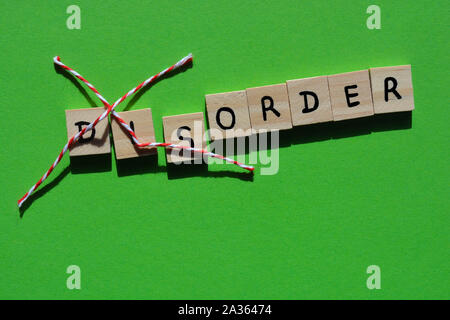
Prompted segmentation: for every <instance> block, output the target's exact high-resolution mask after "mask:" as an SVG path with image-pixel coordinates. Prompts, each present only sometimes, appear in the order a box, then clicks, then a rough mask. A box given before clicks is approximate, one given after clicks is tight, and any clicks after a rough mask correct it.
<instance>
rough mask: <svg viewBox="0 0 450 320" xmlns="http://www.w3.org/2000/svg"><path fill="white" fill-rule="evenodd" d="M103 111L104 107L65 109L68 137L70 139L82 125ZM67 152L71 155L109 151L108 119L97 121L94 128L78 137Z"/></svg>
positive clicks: (86, 124)
mask: <svg viewBox="0 0 450 320" xmlns="http://www.w3.org/2000/svg"><path fill="white" fill-rule="evenodd" d="M104 111H105V109H104V108H87V109H77V110H66V126H67V136H68V138H69V139H70V138H71V137H72V136H73V135H75V134H77V133H78V132H79V131H81V130H83V128H84V127H86V126H88V125H89V124H90V123H91V122H93V121H94V120H95V119H96V118H98V117H99V116H100V115H101V114H102V113H103V112H104ZM69 152H70V156H71V157H73V156H87V155H94V154H108V153H111V144H110V141H109V124H108V119H103V120H102V121H100V122H99V123H97V125H96V126H95V128H94V129H92V130H91V131H88V132H86V133H85V134H84V135H83V136H82V137H80V139H79V140H78V141H77V142H76V143H75V144H74V146H73V147H72V148H71V149H70V151H69Z"/></svg>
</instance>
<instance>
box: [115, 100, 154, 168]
mask: <svg viewBox="0 0 450 320" xmlns="http://www.w3.org/2000/svg"><path fill="white" fill-rule="evenodd" d="M118 114H119V116H120V117H121V118H122V119H123V120H124V121H125V122H126V123H127V124H128V125H130V126H131V125H132V126H133V127H132V129H133V130H134V133H135V134H136V136H137V137H138V139H139V142H141V143H144V142H155V141H156V139H155V129H154V127H153V118H152V110H151V109H150V108H147V109H141V110H133V111H124V112H118ZM111 130H112V134H113V141H114V151H115V154H116V159H117V160H121V159H128V158H136V157H142V156H149V155H154V154H156V153H157V150H156V149H157V148H156V147H153V148H137V147H135V146H134V145H133V140H131V138H130V135H129V134H128V132H127V131H126V130H125V129H123V128H122V126H121V125H120V124H119V123H118V122H117V121H115V120H114V118H111Z"/></svg>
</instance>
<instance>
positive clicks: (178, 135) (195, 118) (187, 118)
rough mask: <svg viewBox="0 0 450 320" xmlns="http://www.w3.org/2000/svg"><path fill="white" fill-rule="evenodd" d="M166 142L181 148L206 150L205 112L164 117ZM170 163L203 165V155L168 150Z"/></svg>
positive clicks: (167, 154)
mask: <svg viewBox="0 0 450 320" xmlns="http://www.w3.org/2000/svg"><path fill="white" fill-rule="evenodd" d="M163 126H164V141H165V142H168V143H173V144H178V145H181V146H186V147H192V148H199V149H205V148H206V140H205V124H204V120H203V112H197V113H189V114H180V115H176V116H169V117H163ZM166 156H167V162H168V163H179V162H183V163H192V161H191V160H192V159H194V163H201V162H202V158H203V155H202V154H201V153H193V154H191V153H189V152H187V151H186V150H180V149H172V150H171V149H166Z"/></svg>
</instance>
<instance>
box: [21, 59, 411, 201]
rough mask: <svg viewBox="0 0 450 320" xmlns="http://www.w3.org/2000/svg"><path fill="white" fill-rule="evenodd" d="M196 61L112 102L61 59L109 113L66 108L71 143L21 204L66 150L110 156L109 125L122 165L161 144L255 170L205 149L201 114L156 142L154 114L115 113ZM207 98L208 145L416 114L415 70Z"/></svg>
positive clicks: (174, 119) (170, 158)
mask: <svg viewBox="0 0 450 320" xmlns="http://www.w3.org/2000/svg"><path fill="white" fill-rule="evenodd" d="M191 61H192V55H188V56H186V57H185V58H183V59H181V60H180V61H179V62H177V63H176V64H174V65H173V66H171V67H169V68H167V69H165V70H163V71H161V72H160V73H158V74H156V75H154V76H152V77H150V78H149V79H147V80H145V81H144V82H142V83H141V84H140V85H138V86H137V87H135V88H133V89H131V90H130V91H129V92H128V93H126V94H125V95H124V96H122V97H121V98H119V99H118V100H117V101H116V102H115V103H113V104H109V103H108V101H107V100H106V99H105V98H104V97H103V96H102V95H101V94H100V93H99V92H98V90H97V89H96V88H95V87H94V86H93V85H92V84H91V83H89V82H88V81H87V80H86V79H85V78H84V77H82V76H81V75H80V74H79V73H78V72H76V71H75V70H73V69H71V68H70V67H68V66H66V65H64V64H63V63H62V62H61V61H60V59H59V57H55V58H54V63H55V64H56V65H58V66H59V67H61V68H63V69H65V70H67V71H68V72H70V73H72V74H73V75H74V76H75V77H77V78H78V79H79V80H81V81H82V82H83V83H84V84H85V85H87V87H88V88H89V89H90V90H92V91H93V92H94V93H95V95H96V96H97V97H98V98H99V99H100V100H101V102H102V103H103V105H104V108H86V109H77V110H66V125H67V134H68V142H67V143H66V145H65V146H64V147H63V149H62V150H61V152H60V154H59V155H58V157H57V158H56V160H55V161H54V162H53V164H52V165H51V166H50V168H49V169H48V170H47V172H45V174H44V175H43V176H42V177H41V178H40V179H39V180H38V182H37V183H36V184H35V185H33V186H32V187H31V189H30V190H29V191H28V192H27V193H26V194H25V195H24V196H23V197H22V198H21V199H20V200H19V201H18V205H19V207H21V206H22V204H23V203H24V202H25V201H26V200H27V199H28V198H29V197H30V195H31V194H32V193H33V192H34V191H35V190H36V189H37V188H38V187H39V186H40V185H41V184H42V182H43V181H44V180H45V179H47V177H48V176H49V175H50V174H51V172H52V171H53V170H54V168H55V167H56V166H57V165H58V163H59V162H60V160H61V158H62V157H63V155H64V154H65V153H66V152H67V151H68V150H69V153H70V156H71V157H79V156H88V155H99V154H109V153H111V142H110V138H109V131H110V128H111V131H112V137H113V143H114V150H115V157H116V159H117V160H122V159H128V158H135V157H142V156H149V155H155V154H156V148H157V147H163V148H166V149H168V150H167V152H166V160H167V162H168V163H175V164H179V163H191V161H192V160H193V162H194V163H203V161H206V158H207V157H212V158H217V159H220V160H223V161H226V162H229V163H232V164H235V165H237V166H239V167H241V168H243V169H245V170H248V171H250V172H253V170H254V168H253V167H252V166H249V165H245V164H243V163H240V162H238V161H235V160H233V159H230V158H227V157H225V156H223V155H220V154H216V153H212V152H210V151H208V150H207V149H206V148H207V139H208V138H207V134H206V132H205V126H204V116H203V113H202V112H198V113H191V114H182V115H174V116H167V117H163V119H162V120H163V128H164V140H165V142H164V143H160V142H155V140H156V139H155V130H154V126H153V118H152V111H151V109H149V108H147V109H140V110H135V111H125V112H116V111H115V108H116V107H117V105H119V104H120V103H121V102H123V101H124V100H125V99H126V98H128V97H129V96H131V95H133V94H134V93H135V92H137V91H138V90H140V89H141V88H143V87H145V86H147V85H149V84H151V83H153V82H155V81H156V80H157V79H159V78H161V77H163V76H164V75H165V74H167V73H169V72H171V71H172V70H174V69H177V68H179V67H182V66H185V65H186V64H188V63H190V62H191ZM205 100H206V111H207V118H208V124H209V128H210V132H209V133H210V134H209V137H210V138H209V139H210V140H218V139H229V138H242V137H246V136H251V135H254V134H258V133H260V132H267V131H278V130H286V129H292V128H293V127H294V126H303V125H310V124H315V123H322V122H329V121H341V120H347V119H353V118H361V117H367V116H371V115H374V114H379V113H391V112H402V111H411V110H413V109H414V98H413V88H412V77H411V66H409V65H406V66H395V67H383V68H372V69H369V70H362V71H355V72H349V73H343V74H337V75H330V76H320V77H314V78H306V79H297V80H289V81H286V83H283V84H275V85H269V86H264V87H256V88H250V89H246V90H242V91H233V92H226V93H217V94H208V95H206V96H205ZM109 114H111V120H114V121H111V126H110V125H109V123H108V120H107V121H103V122H102V120H104V119H105V118H108V115H109ZM137 136H139V139H138V137H137ZM140 139H142V140H140ZM143 141H145V142H143Z"/></svg>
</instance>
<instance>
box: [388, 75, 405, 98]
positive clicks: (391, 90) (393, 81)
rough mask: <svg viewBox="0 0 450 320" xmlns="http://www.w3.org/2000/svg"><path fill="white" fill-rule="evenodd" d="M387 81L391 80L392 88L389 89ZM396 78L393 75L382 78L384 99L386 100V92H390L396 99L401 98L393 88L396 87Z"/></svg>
mask: <svg viewBox="0 0 450 320" xmlns="http://www.w3.org/2000/svg"><path fill="white" fill-rule="evenodd" d="M389 81H392V88H390V89H389ZM397 84H398V83H397V79H395V78H393V77H387V78H386V79H384V101H386V102H388V100H389V99H388V93H389V92H392V93H393V94H394V95H395V96H396V97H397V99H401V98H402V96H401V95H400V94H399V93H398V92H397V90H395V89H396V88H397Z"/></svg>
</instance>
